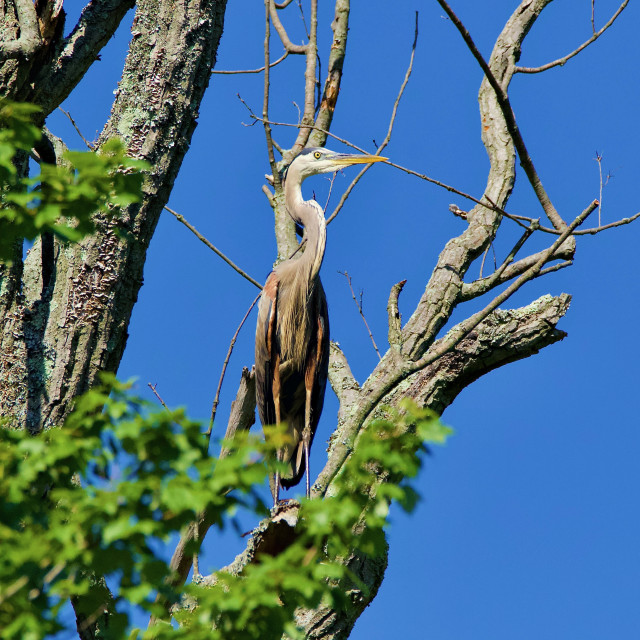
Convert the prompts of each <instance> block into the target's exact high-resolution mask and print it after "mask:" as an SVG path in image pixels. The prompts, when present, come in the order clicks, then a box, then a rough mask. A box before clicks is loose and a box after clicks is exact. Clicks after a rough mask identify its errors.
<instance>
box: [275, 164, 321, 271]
mask: <svg viewBox="0 0 640 640" xmlns="http://www.w3.org/2000/svg"><path fill="white" fill-rule="evenodd" d="M290 177H293V176H290ZM284 193H285V204H286V206H287V209H288V211H289V214H290V215H291V217H292V218H293V219H294V220H295V221H296V222H298V223H300V224H301V225H303V226H304V229H305V236H306V238H307V246H306V247H305V250H304V254H303V255H302V257H300V258H299V260H301V261H303V263H304V264H307V265H308V266H309V268H310V270H311V278H312V279H313V278H315V277H316V276H317V275H318V272H319V271H320V267H321V265H322V259H323V258H324V249H325V245H326V242H327V223H326V221H325V219H324V211H323V210H322V207H321V206H320V205H319V204H318V203H317V202H316V201H315V200H303V199H302V190H301V189H300V182H299V181H298V180H290V181H289V182H288V183H287V182H285V190H284Z"/></svg>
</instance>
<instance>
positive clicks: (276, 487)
mask: <svg viewBox="0 0 640 640" xmlns="http://www.w3.org/2000/svg"><path fill="white" fill-rule="evenodd" d="M273 406H274V408H275V412H276V424H278V425H279V424H280V423H281V422H282V420H281V413H280V355H279V354H276V358H275V366H274V368H273ZM282 454H283V451H282V449H281V448H280V449H278V452H277V454H276V458H277V459H278V462H282ZM279 497H280V471H279V470H276V473H275V478H274V482H273V506H274V507H277V506H278V499H279Z"/></svg>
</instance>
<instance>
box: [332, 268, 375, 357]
mask: <svg viewBox="0 0 640 640" xmlns="http://www.w3.org/2000/svg"><path fill="white" fill-rule="evenodd" d="M338 273H341V274H342V275H343V276H344V277H345V278H346V279H347V282H348V283H349V289H350V291H351V297H352V298H353V301H354V302H355V303H356V307H358V312H359V313H360V316H361V317H362V321H363V322H364V326H365V327H366V328H367V331H368V332H369V337H370V338H371V342H372V343H373V348H374V349H375V350H376V353H377V354H378V358H379V359H380V360H382V356H381V355H380V351H379V350H378V345H377V344H376V341H375V340H374V339H373V334H372V333H371V329H370V328H369V323H368V322H367V319H366V318H365V317H364V311H363V310H362V298H361V301H360V302H358V299H357V298H356V294H355V293H354V291H353V285H352V284H351V276H350V275H349V274H348V273H347V272H346V271H338Z"/></svg>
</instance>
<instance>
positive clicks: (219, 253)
mask: <svg viewBox="0 0 640 640" xmlns="http://www.w3.org/2000/svg"><path fill="white" fill-rule="evenodd" d="M164 208H165V209H166V210H167V211H168V212H169V213H170V214H171V215H172V216H174V217H175V218H176V220H178V222H182V224H183V225H184V226H185V227H187V229H189V231H191V233H193V234H194V235H195V236H196V238H198V240H200V242H202V243H204V244H205V245H206V246H207V247H209V249H211V251H213V252H214V253H215V254H216V255H217V256H219V257H221V258H222V259H223V260H224V261H225V262H226V263H227V264H228V265H229V266H230V267H231V268H232V269H234V270H235V271H237V272H238V273H239V274H240V275H241V276H242V277H243V278H245V279H247V280H248V281H249V282H250V283H251V284H252V285H255V286H256V287H258V289H262V285H261V284H260V283H259V282H258V281H257V280H254V279H253V278H252V277H251V276H250V275H249V274H248V273H245V272H244V271H243V270H242V269H241V268H240V267H239V266H238V265H237V264H236V263H235V262H233V261H231V260H230V259H229V258H227V256H225V255H224V253H222V251H220V249H217V248H216V247H215V246H213V245H212V244H211V243H210V242H209V241H208V240H207V239H206V238H205V237H204V236H203V235H202V234H201V233H200V232H199V231H198V230H197V229H196V228H195V227H194V226H193V225H192V224H190V223H189V222H187V220H185V217H184V216H183V215H182V214H180V213H178V212H177V211H174V210H173V209H170V208H169V207H167V206H166V205H165V207H164Z"/></svg>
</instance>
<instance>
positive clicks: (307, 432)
mask: <svg viewBox="0 0 640 640" xmlns="http://www.w3.org/2000/svg"><path fill="white" fill-rule="evenodd" d="M309 378H310V376H305V387H307V389H306V392H307V393H306V396H305V401H304V430H303V432H302V446H303V447H304V463H305V468H306V476H307V498H310V497H311V491H310V486H309V484H310V482H309V447H310V446H311V388H310V384H308V383H307V380H309Z"/></svg>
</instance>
